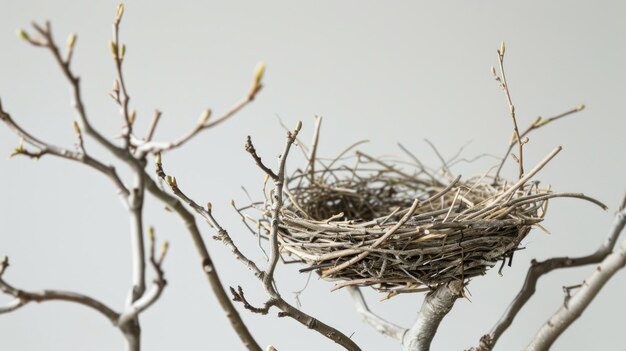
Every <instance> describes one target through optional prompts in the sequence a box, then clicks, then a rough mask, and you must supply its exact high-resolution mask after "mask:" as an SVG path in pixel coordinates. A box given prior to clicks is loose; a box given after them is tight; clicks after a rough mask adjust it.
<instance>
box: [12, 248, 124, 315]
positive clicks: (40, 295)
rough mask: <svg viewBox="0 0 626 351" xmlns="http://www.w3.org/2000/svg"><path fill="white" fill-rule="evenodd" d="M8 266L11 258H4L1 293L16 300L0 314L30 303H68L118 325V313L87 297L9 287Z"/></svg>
mask: <svg viewBox="0 0 626 351" xmlns="http://www.w3.org/2000/svg"><path fill="white" fill-rule="evenodd" d="M8 266H9V258H8V257H7V256H4V258H3V260H2V261H0V291H2V292H3V293H5V294H7V295H10V296H13V297H15V300H14V301H12V302H10V303H9V304H8V305H7V306H5V307H3V308H0V314H1V313H7V312H11V311H15V310H16V309H18V308H20V307H23V306H25V305H27V304H28V303H30V302H47V301H68V302H74V303H77V304H80V305H83V306H86V307H89V308H91V309H94V310H96V311H98V312H100V313H101V314H102V315H103V316H105V317H106V318H107V319H109V321H111V323H113V324H116V323H117V318H118V317H119V314H118V313H117V312H115V311H114V310H113V309H111V308H110V307H108V306H107V305H105V304H104V303H102V302H100V301H98V300H96V299H94V298H92V297H89V296H87V295H83V294H77V293H74V292H69V291H62V290H43V291H26V290H21V289H17V288H14V287H13V286H11V285H9V284H8V283H7V282H6V281H5V280H4V277H3V275H4V273H5V272H6V269H7V267H8Z"/></svg>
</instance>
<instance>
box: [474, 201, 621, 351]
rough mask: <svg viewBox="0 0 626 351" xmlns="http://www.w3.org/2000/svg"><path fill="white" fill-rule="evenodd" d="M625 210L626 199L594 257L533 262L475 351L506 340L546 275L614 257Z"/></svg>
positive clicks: (483, 349) (485, 349)
mask: <svg viewBox="0 0 626 351" xmlns="http://www.w3.org/2000/svg"><path fill="white" fill-rule="evenodd" d="M624 207H626V196H625V197H624V200H623V202H622V204H621V206H620V209H619V213H618V214H617V215H616V216H615V219H614V221H613V224H612V226H611V228H610V230H609V231H608V234H607V236H606V238H605V239H604V241H603V242H602V244H601V245H600V247H598V249H597V250H596V251H595V252H594V253H592V254H590V255H586V256H581V257H574V258H571V257H553V258H550V259H547V260H545V261H541V262H537V261H535V260H533V261H532V262H531V266H530V268H529V269H528V273H527V274H526V279H525V281H524V284H523V286H522V288H521V289H520V291H519V293H517V295H516V296H515V298H514V299H513V301H512V302H511V304H510V305H509V307H508V308H507V310H506V311H505V312H504V314H503V315H502V317H501V318H500V320H498V322H497V323H496V324H495V325H494V326H493V328H492V329H491V331H490V332H489V334H486V335H483V336H482V337H481V339H480V342H479V346H478V347H477V348H475V350H476V351H488V350H492V349H493V347H494V346H495V345H496V343H497V342H498V339H499V338H500V336H502V334H503V333H504V332H505V331H506V330H507V329H508V328H509V327H510V326H511V324H512V323H513V320H514V319H515V317H516V316H517V314H518V313H519V312H520V311H521V309H522V308H523V307H524V306H525V305H526V303H527V302H528V301H529V300H530V298H531V297H532V296H533V295H534V294H535V292H536V290H537V282H538V281H539V278H541V277H542V276H543V275H545V274H548V273H550V272H552V271H553V270H556V269H561V268H572V267H580V266H585V265H590V264H597V263H600V262H602V261H603V260H604V259H605V258H606V257H607V256H608V255H609V254H611V252H613V249H614V247H615V244H616V243H617V239H618V238H619V235H620V233H621V232H622V230H623V228H624V225H625V223H626V221H625V220H624V216H625V214H624Z"/></svg>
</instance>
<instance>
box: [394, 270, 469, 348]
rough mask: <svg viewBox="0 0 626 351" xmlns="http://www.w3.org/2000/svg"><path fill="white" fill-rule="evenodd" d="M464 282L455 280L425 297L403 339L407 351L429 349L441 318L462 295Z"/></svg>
mask: <svg viewBox="0 0 626 351" xmlns="http://www.w3.org/2000/svg"><path fill="white" fill-rule="evenodd" d="M462 292H463V282H461V281H453V282H450V283H448V284H443V285H440V286H438V287H437V288H436V289H435V290H433V291H431V292H429V293H428V294H427V295H426V298H425V299H424V303H423V304H422V308H421V309H420V311H419V313H418V315H417V320H416V321H415V323H414V324H413V326H412V327H411V329H409V330H408V331H407V332H406V334H405V335H404V338H403V340H402V345H403V346H404V350H405V351H428V350H430V343H431V342H432V340H433V338H434V337H435V333H436V332H437V328H439V324H440V323H441V320H442V319H443V318H444V317H445V316H446V314H448V312H450V310H451V309H452V306H453V305H454V302H455V301H456V299H457V298H459V297H461V294H462Z"/></svg>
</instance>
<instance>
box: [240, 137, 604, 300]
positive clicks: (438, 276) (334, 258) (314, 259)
mask: <svg viewBox="0 0 626 351" xmlns="http://www.w3.org/2000/svg"><path fill="white" fill-rule="evenodd" d="M559 150H560V148H558V149H556V150H555V151H553V152H552V153H551V154H550V155H548V157H546V158H545V159H544V160H543V161H542V162H541V163H539V164H538V165H537V166H536V167H535V168H534V169H532V170H531V171H529V172H528V173H527V174H526V175H523V176H520V178H519V179H518V180H516V181H513V182H507V181H506V180H504V179H502V178H500V177H498V176H493V175H492V176H490V175H488V174H482V175H480V176H476V177H470V178H466V179H462V178H461V177H453V176H451V174H450V172H449V169H448V168H447V167H444V168H443V170H445V171H443V172H430V171H428V170H426V169H425V168H424V167H423V166H422V165H421V163H419V161H418V160H417V159H415V158H413V161H414V163H412V164H410V163H407V162H400V161H398V162H392V161H388V160H385V161H383V160H381V159H377V158H374V157H372V156H369V155H366V154H364V153H362V152H359V151H356V152H355V154H354V155H353V156H352V157H348V158H346V157H345V153H342V155H340V157H338V158H336V159H334V160H330V161H328V164H327V165H325V164H324V163H323V162H321V161H320V160H315V156H312V157H309V162H308V165H307V167H306V168H305V169H300V170H297V171H296V172H294V173H293V174H292V175H291V176H290V177H287V178H286V179H285V184H284V187H283V193H284V196H283V197H284V204H283V207H282V209H281V212H280V219H279V230H278V240H279V245H280V248H281V252H282V253H283V255H285V254H288V255H291V256H292V257H293V256H295V257H296V260H297V261H301V262H303V263H304V264H306V265H307V267H305V268H303V269H301V271H303V272H304V271H312V270H314V271H316V272H317V273H318V274H319V275H320V276H321V277H322V278H323V279H326V280H333V281H338V283H337V285H336V288H341V287H345V286H350V285H352V286H371V287H373V288H375V289H377V290H379V291H382V292H387V293H389V294H390V295H388V296H393V295H395V294H398V293H407V292H418V291H427V290H429V289H431V288H432V287H435V286H437V285H439V284H442V283H447V282H450V281H455V280H460V281H463V282H467V281H468V279H470V278H472V277H475V276H479V275H483V274H485V272H486V271H487V270H488V269H489V268H491V267H493V266H494V265H496V264H497V263H498V261H501V263H502V265H504V263H505V262H507V260H508V262H509V264H510V262H511V260H512V258H513V254H514V253H515V252H516V251H517V250H518V249H519V248H520V243H521V241H522V240H523V239H524V238H525V237H526V235H527V234H528V233H529V231H530V230H531V228H533V227H534V226H539V227H540V224H539V223H540V222H541V221H542V220H543V219H544V216H545V214H546V208H547V205H548V200H549V199H551V198H555V197H578V198H583V199H586V200H590V201H592V202H594V203H597V204H599V205H600V206H602V207H604V205H602V204H601V203H599V202H598V201H596V200H593V199H591V198H588V197H586V196H585V195H583V194H576V193H556V192H553V191H551V190H550V189H549V188H543V187H541V186H540V185H539V182H538V181H534V180H532V177H533V176H534V175H535V174H536V173H537V172H538V171H539V170H540V169H541V168H542V167H543V166H544V165H545V164H546V163H548V162H549V161H550V159H551V158H552V157H554V155H556V153H558V151H559ZM312 154H313V155H315V152H313V153H312ZM342 162H343V163H344V164H340V163H342ZM270 199H271V196H266V201H265V202H263V203H259V204H257V206H254V207H256V208H258V209H260V210H261V214H262V215H261V216H260V218H252V217H253V216H249V215H246V216H245V217H244V218H248V219H249V220H252V221H254V222H255V223H257V224H260V225H258V226H257V228H259V229H260V230H263V228H264V229H265V230H267V231H268V232H269V227H270V223H271V206H272V204H271V200H270Z"/></svg>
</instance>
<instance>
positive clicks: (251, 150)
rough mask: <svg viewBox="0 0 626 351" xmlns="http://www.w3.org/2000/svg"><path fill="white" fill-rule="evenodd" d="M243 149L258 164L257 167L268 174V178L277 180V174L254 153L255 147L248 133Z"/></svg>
mask: <svg viewBox="0 0 626 351" xmlns="http://www.w3.org/2000/svg"><path fill="white" fill-rule="evenodd" d="M245 150H246V152H247V153H249V154H250V156H252V158H253V159H254V162H256V165H257V166H259V168H260V169H261V170H263V172H265V173H266V174H267V175H268V176H270V178H272V179H273V180H274V181H276V180H278V175H277V174H276V173H274V171H272V170H271V169H270V168H269V167H267V166H266V165H265V164H264V163H263V161H262V160H261V157H260V156H259V155H258V154H257V153H256V149H255V148H254V145H253V144H252V138H251V137H250V136H249V135H248V137H247V138H246V146H245Z"/></svg>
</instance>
